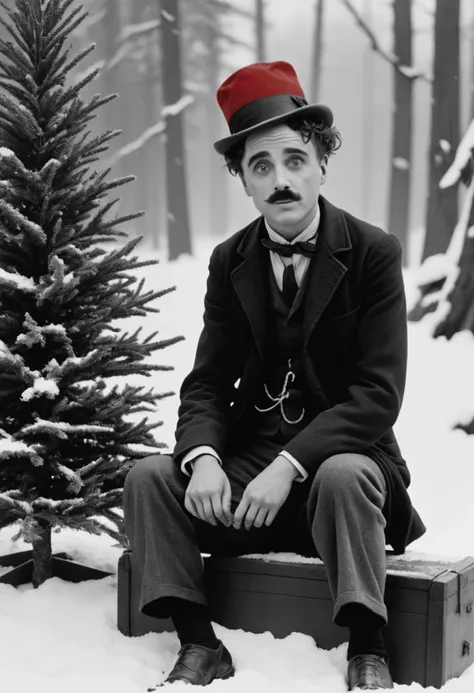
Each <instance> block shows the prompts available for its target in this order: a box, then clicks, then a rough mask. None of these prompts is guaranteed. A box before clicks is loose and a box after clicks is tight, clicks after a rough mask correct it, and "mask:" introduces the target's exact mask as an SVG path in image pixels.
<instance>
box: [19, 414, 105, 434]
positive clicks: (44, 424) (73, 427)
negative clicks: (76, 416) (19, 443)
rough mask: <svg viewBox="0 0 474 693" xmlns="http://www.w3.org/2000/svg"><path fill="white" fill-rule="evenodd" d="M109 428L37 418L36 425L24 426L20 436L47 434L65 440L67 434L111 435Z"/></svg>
mask: <svg viewBox="0 0 474 693" xmlns="http://www.w3.org/2000/svg"><path fill="white" fill-rule="evenodd" d="M113 432H114V429H113V428H112V427H111V426H101V425H98V424H70V423H67V422H66V421H48V420H46V419H41V418H40V417H38V418H37V420H36V423H34V424H30V425H28V426H24V427H23V429H22V430H21V435H22V436H26V435H34V434H38V433H49V434H50V435H52V436H56V437H58V438H63V439H67V438H68V433H74V434H78V433H113Z"/></svg>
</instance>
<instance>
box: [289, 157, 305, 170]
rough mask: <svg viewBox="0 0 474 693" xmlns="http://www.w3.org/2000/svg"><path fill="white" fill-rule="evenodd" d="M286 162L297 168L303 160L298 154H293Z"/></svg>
mask: <svg viewBox="0 0 474 693" xmlns="http://www.w3.org/2000/svg"><path fill="white" fill-rule="evenodd" d="M288 163H289V164H290V166H292V167H293V168H299V167H300V166H301V165H302V164H303V163H304V162H303V159H302V158H301V157H300V156H293V157H292V158H291V159H290V160H289V162H288Z"/></svg>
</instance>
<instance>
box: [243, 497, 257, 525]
mask: <svg viewBox="0 0 474 693" xmlns="http://www.w3.org/2000/svg"><path fill="white" fill-rule="evenodd" d="M259 511H260V508H259V506H258V505H255V504H253V503H252V505H251V506H250V507H249V509H248V510H247V514H246V515H245V520H244V527H245V529H250V528H251V527H252V525H253V522H254V520H255V518H256V517H257V514H258V512H259Z"/></svg>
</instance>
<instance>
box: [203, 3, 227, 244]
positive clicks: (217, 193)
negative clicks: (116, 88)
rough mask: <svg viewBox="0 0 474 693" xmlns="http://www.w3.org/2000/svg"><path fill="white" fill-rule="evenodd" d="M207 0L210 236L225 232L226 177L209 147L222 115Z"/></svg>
mask: <svg viewBox="0 0 474 693" xmlns="http://www.w3.org/2000/svg"><path fill="white" fill-rule="evenodd" d="M213 5H214V1H213V0H211V10H212V16H211V17H210V21H209V22H208V24H207V73H208V79H207V84H208V87H209V93H208V94H207V98H206V116H207V117H206V120H207V131H208V132H209V133H210V136H211V138H210V141H209V146H208V150H209V211H210V214H209V219H210V227H211V234H212V236H213V237H214V238H219V237H222V236H224V235H225V232H226V226H227V218H226V217H227V209H228V193H227V176H228V171H227V169H226V168H225V167H223V165H222V163H223V162H222V159H221V158H220V157H218V156H217V154H216V152H215V151H214V148H213V146H212V141H211V139H212V140H214V141H215V140H218V139H220V138H221V137H225V133H224V128H223V124H224V122H225V121H224V118H223V117H222V115H221V113H220V112H219V108H218V106H217V101H216V91H217V88H218V86H219V81H220V80H219V64H220V59H221V51H220V47H219V41H218V24H217V22H218V14H217V10H216V9H215V8H214V7H213Z"/></svg>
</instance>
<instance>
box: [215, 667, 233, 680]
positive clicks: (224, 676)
mask: <svg viewBox="0 0 474 693" xmlns="http://www.w3.org/2000/svg"><path fill="white" fill-rule="evenodd" d="M234 675H235V667H231V668H230V669H229V670H228V671H226V672H225V673H224V674H222V676H216V678H215V679H214V681H216V680H219V681H225V680H226V679H231V678H232V676H234Z"/></svg>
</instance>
